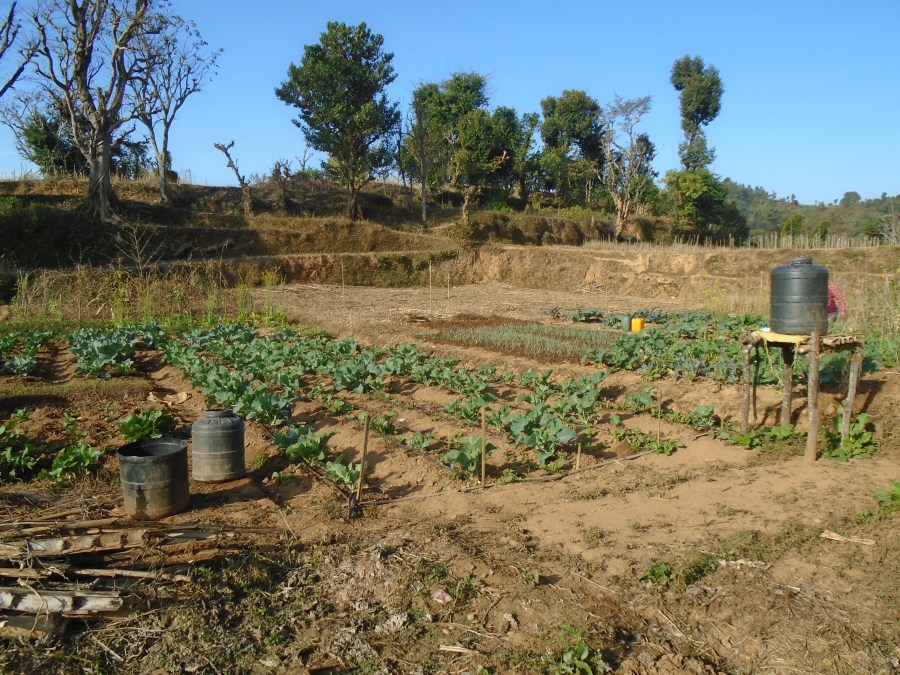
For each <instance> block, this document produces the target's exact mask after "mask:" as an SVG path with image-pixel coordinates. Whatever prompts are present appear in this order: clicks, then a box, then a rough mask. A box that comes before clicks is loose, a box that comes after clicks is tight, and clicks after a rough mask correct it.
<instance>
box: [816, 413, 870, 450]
mask: <svg viewBox="0 0 900 675" xmlns="http://www.w3.org/2000/svg"><path fill="white" fill-rule="evenodd" d="M837 412H838V414H837V416H836V417H835V418H834V419H833V420H832V428H833V430H829V429H828V428H823V429H822V435H823V436H824V437H825V441H826V443H827V447H826V448H825V449H824V450H822V456H823V457H830V458H831V459H836V460H838V461H841V462H846V461H847V460H848V459H853V458H854V457H864V456H866V455H870V454H872V453H873V452H875V451H876V450H877V449H878V440H877V439H876V438H875V433H874V432H872V431H869V430H868V426H869V414H868V413H864V412H861V413H859V415H857V416H856V419H855V420H854V421H853V422H851V423H850V433H849V434H848V435H847V438H845V439H842V438H841V431H840V430H841V423H842V419H843V412H844V410H843V408H842V407H841V406H838V410H837Z"/></svg>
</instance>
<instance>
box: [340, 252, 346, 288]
mask: <svg viewBox="0 0 900 675" xmlns="http://www.w3.org/2000/svg"><path fill="white" fill-rule="evenodd" d="M344 290H345V288H344V256H343V255H342V256H341V295H343V294H344Z"/></svg>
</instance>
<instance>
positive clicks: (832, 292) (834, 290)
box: [828, 281, 847, 316]
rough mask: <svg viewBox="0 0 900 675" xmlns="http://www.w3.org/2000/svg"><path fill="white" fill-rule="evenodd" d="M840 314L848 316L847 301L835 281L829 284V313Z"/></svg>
mask: <svg viewBox="0 0 900 675" xmlns="http://www.w3.org/2000/svg"><path fill="white" fill-rule="evenodd" d="M835 312H840V314H841V316H844V315H845V314H847V301H846V300H844V294H843V293H841V290H840V289H839V288H838V287H837V284H836V283H834V282H833V281H829V282H828V313H829V314H833V313H835Z"/></svg>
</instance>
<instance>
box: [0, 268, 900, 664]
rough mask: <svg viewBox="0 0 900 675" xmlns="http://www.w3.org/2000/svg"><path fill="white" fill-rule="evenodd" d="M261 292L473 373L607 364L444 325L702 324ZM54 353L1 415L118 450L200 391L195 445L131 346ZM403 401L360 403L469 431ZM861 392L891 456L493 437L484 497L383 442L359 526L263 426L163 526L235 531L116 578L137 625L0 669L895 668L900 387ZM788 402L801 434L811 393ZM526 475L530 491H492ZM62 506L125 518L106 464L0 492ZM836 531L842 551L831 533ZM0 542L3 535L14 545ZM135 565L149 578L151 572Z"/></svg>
mask: <svg viewBox="0 0 900 675" xmlns="http://www.w3.org/2000/svg"><path fill="white" fill-rule="evenodd" d="M258 293H259V295H258V298H257V299H258V302H259V303H260V304H261V305H263V306H266V307H269V308H271V309H276V310H280V311H283V312H285V313H286V314H287V316H288V318H289V319H290V320H291V321H295V322H297V323H298V324H300V325H303V326H315V327H319V328H323V329H325V330H327V331H329V332H330V333H332V334H333V335H335V336H349V335H352V336H354V337H355V338H356V339H358V340H360V341H362V342H365V343H368V344H378V345H387V344H399V343H405V342H415V343H417V344H418V345H419V346H420V348H422V349H424V350H427V351H432V352H434V353H435V354H437V355H452V356H457V357H459V358H461V359H462V360H463V363H464V364H466V365H484V364H496V365H499V366H500V367H501V369H503V370H516V371H520V372H521V371H524V370H525V369H527V368H538V369H546V368H553V369H554V372H556V373H558V374H559V375H564V374H565V375H569V374H571V375H574V374H587V373H590V372H592V371H593V368H591V367H588V366H581V365H580V364H575V363H541V362H536V361H534V360H531V359H527V358H524V357H521V356H510V355H501V354H497V353H494V352H490V351H488V350H483V349H465V348H461V347H455V346H450V345H446V344H441V343H437V342H434V341H433V340H432V339H431V338H430V337H429V334H430V332H431V331H433V330H434V328H435V327H436V326H440V325H446V324H447V323H448V322H449V323H454V322H456V323H464V322H465V323H470V324H472V323H479V322H483V323H490V322H495V321H497V320H499V319H516V320H527V321H545V322H552V321H553V319H551V318H550V317H549V316H548V310H549V309H551V308H559V309H560V311H561V314H562V315H563V316H565V315H566V314H567V313H570V312H573V311H574V310H576V309H578V308H582V307H596V308H600V309H602V310H604V311H631V310H636V309H641V308H650V307H657V308H661V309H686V308H689V307H688V305H686V303H685V300H684V299H680V300H677V302H678V304H677V305H676V304H675V303H676V299H675V298H674V297H672V296H663V295H662V294H658V295H657V294H654V296H653V297H652V298H648V297H646V296H640V295H638V296H628V295H622V294H620V293H618V292H616V291H615V289H603V291H599V290H598V289H597V288H596V287H594V288H589V287H585V288H584V289H583V290H581V291H578V292H566V291H562V290H560V291H551V290H529V289H524V288H520V287H515V286H511V285H506V284H500V283H486V284H479V285H467V286H451V287H450V288H447V287H446V286H444V287H443V288H440V287H438V286H437V285H436V286H435V287H434V288H432V289H431V290H429V289H428V288H417V289H400V290H398V289H375V288H360V287H342V286H340V285H337V286H319V285H300V286H284V287H277V288H270V289H264V290H260V291H258ZM672 295H673V296H674V295H675V294H672ZM41 361H42V364H43V365H42V368H43V370H42V371H41V373H39V376H38V377H34V378H29V379H28V380H21V379H16V378H11V377H6V376H4V378H3V380H2V382H0V386H2V387H3V388H4V391H5V392H8V393H9V395H4V396H3V397H0V419H6V418H7V417H8V415H9V414H10V413H11V412H13V411H14V410H16V409H18V408H21V407H23V406H27V407H29V408H31V409H32V410H33V412H32V415H31V417H30V419H29V421H28V423H27V425H26V429H27V431H28V433H29V434H30V435H33V436H34V437H39V438H41V439H42V440H43V441H44V442H46V443H48V445H50V446H51V447H61V446H62V445H63V444H64V443H65V442H66V439H67V438H68V437H69V436H70V434H71V431H70V430H67V429H66V428H64V426H63V423H62V420H63V411H66V410H68V411H70V412H71V413H72V414H74V415H75V416H77V418H78V429H79V430H81V431H82V432H83V433H84V434H85V435H86V437H87V440H88V441H89V442H90V443H92V444H93V445H94V446H95V447H107V446H108V447H115V446H117V445H119V444H121V443H122V442H124V439H122V438H121V436H120V435H119V432H118V429H117V428H116V426H115V424H114V420H115V419H117V418H118V417H121V416H122V415H124V414H127V413H128V412H131V411H132V410H133V409H135V408H137V407H146V406H147V405H148V404H147V398H148V396H150V394H151V393H152V394H154V396H156V398H163V397H165V396H166V395H171V394H179V393H185V394H187V399H186V400H184V402H182V403H175V404H172V405H171V406H170V409H171V411H172V412H173V414H175V415H176V417H177V419H178V420H179V422H180V425H181V433H182V434H183V435H186V432H187V429H188V427H189V425H190V424H191V422H192V421H193V420H195V419H197V418H198V417H199V416H200V414H201V413H202V411H203V410H204V407H205V406H204V403H203V397H202V395H201V394H200V393H199V392H198V391H196V390H195V389H193V388H192V387H191V385H190V384H189V383H188V382H187V381H186V380H185V379H184V378H183V377H182V376H181V375H180V374H179V373H178V372H177V371H176V370H175V369H173V368H172V367H170V366H167V365H166V364H164V363H163V362H161V360H160V359H159V356H158V355H157V354H156V353H154V352H142V353H141V354H140V359H139V362H138V371H137V373H136V374H135V375H133V376H128V377H113V378H109V379H90V378H85V377H84V376H81V375H77V374H76V373H75V372H74V367H73V364H72V362H71V357H69V355H68V354H67V353H66V352H65V351H62V350H61V349H59V348H58V347H55V348H52V349H48V350H46V351H45V352H42V354H41ZM603 384H604V389H605V393H606V394H607V395H608V396H609V397H611V398H614V399H621V398H623V397H624V396H625V394H627V393H628V392H630V391H635V390H638V389H640V388H642V387H643V386H645V385H646V383H645V382H642V381H641V380H640V379H639V378H638V377H637V376H635V375H634V374H631V373H615V374H613V375H611V376H610V377H609V378H607V380H606V381H604V383H603ZM654 385H655V386H656V387H657V391H658V394H659V395H660V397H661V398H662V399H663V400H665V401H666V402H667V403H670V404H671V405H672V406H673V407H674V408H676V409H679V410H685V411H688V410H693V409H695V408H696V407H697V405H699V404H701V403H707V404H708V403H715V404H716V411H717V412H718V413H719V414H720V415H722V416H724V417H725V418H728V419H734V418H735V417H736V414H737V410H738V406H739V400H740V395H739V391H738V389H737V387H723V386H720V385H716V384H714V383H710V382H705V381H699V382H694V383H686V382H682V381H679V382H676V381H661V382H656V383H654ZM387 394H388V396H386V397H378V396H363V395H353V396H349V397H348V398H349V399H350V401H351V402H352V403H353V404H354V406H355V407H356V408H357V409H362V410H367V411H368V412H370V413H372V414H379V413H383V412H387V411H395V412H397V413H398V419H397V424H398V426H400V427H401V428H403V429H408V430H410V431H422V432H426V431H434V432H436V433H438V434H439V435H450V434H452V433H464V434H467V435H470V434H476V433H478V429H477V428H476V427H474V426H473V427H471V428H467V427H466V426H465V425H461V424H460V423H459V422H458V421H451V420H449V419H448V418H447V416H446V415H442V414H441V409H442V406H443V405H444V404H446V403H449V402H450V401H452V400H453V399H454V398H455V397H454V396H452V395H449V394H447V393H446V392H443V391H440V390H438V389H435V388H432V387H425V386H407V385H403V386H401V385H400V384H399V383H390V384H389V388H388V392H387ZM798 394H802V392H798ZM824 398H825V400H826V407H827V405H828V403H827V402H828V401H837V400H838V399H839V398H840V390H839V389H831V390H826V392H825V394H824ZM858 402H859V407H860V409H861V410H862V409H864V410H866V411H867V412H868V413H869V414H870V415H871V416H872V418H873V420H874V422H875V426H876V429H877V432H878V436H879V439H880V442H881V449H880V451H879V452H878V453H877V454H876V455H874V456H871V457H867V458H865V459H860V460H856V461H852V462H848V463H838V462H835V461H831V460H819V461H818V462H816V463H810V462H807V461H806V460H804V458H803V457H802V449H798V448H787V449H785V450H784V451H783V452H781V453H777V454H772V453H765V452H761V451H756V450H752V451H751V450H744V449H743V448H740V447H738V446H734V445H728V444H726V443H724V442H722V441H719V440H716V439H713V438H710V437H709V436H708V435H700V434H698V433H697V432H696V431H694V430H691V429H688V428H687V427H679V426H677V425H673V424H669V423H667V422H658V421H657V420H655V419H653V418H650V417H649V416H639V415H638V416H633V417H632V418H630V419H629V420H628V421H627V423H628V424H630V425H634V426H637V427H640V428H642V429H644V430H646V431H651V432H657V431H658V432H659V433H661V434H664V435H666V436H667V437H677V438H679V439H680V440H681V441H682V442H683V443H684V447H682V448H680V449H678V450H677V451H676V452H675V453H674V454H672V455H671V456H662V455H657V454H644V455H640V456H635V453H634V451H633V450H632V449H631V448H630V447H628V446H625V445H624V444H616V443H614V442H607V443H603V444H600V445H598V446H596V447H595V448H593V449H591V450H589V451H587V452H586V453H585V455H584V457H583V458H582V459H581V460H580V462H581V466H582V467H585V468H586V469H587V470H585V471H582V472H580V473H573V474H572V475H569V476H548V475H547V474H546V473H545V472H543V471H538V470H534V467H529V466H528V465H527V463H526V462H523V461H522V458H521V457H519V456H518V455H517V452H516V450H515V448H512V447H507V446H506V445H504V444H503V442H502V441H499V440H495V444H496V445H498V446H499V447H498V450H497V451H496V452H494V453H492V454H491V456H490V463H489V466H488V487H487V488H483V487H480V486H478V485H477V484H475V483H474V481H472V480H464V479H462V478H460V477H458V476H456V475H455V474H454V472H453V471H450V470H448V468H447V467H445V466H442V465H441V464H440V463H439V462H437V461H436V460H435V458H434V457H433V456H430V455H427V454H419V453H415V452H413V451H410V450H404V449H403V448H401V447H400V446H398V445H396V444H395V443H393V442H390V441H389V440H387V439H385V438H382V437H379V436H377V435H373V436H372V437H371V438H370V441H369V448H368V450H369V455H368V460H369V464H370V465H371V473H370V474H369V475H368V480H367V486H366V490H365V493H364V497H363V504H364V505H363V507H362V514H361V517H357V518H354V519H349V518H348V517H347V513H348V509H347V504H346V503H344V502H343V501H342V499H341V498H340V497H339V496H338V495H337V492H336V491H335V490H334V489H333V488H331V487H330V486H329V485H328V484H326V483H325V482H323V481H321V480H319V479H318V478H317V477H316V476H314V475H313V474H312V473H311V472H310V471H308V470H306V469H302V468H300V469H298V468H293V467H287V466H285V465H284V462H281V463H279V460H278V458H277V457H276V452H275V448H274V445H273V443H272V439H271V436H270V433H269V431H268V430H266V429H264V428H263V427H261V426H259V425H257V424H255V423H253V422H248V423H247V427H246V462H247V466H248V469H249V470H250V473H249V474H248V477H246V478H243V479H241V480H237V481H231V482H227V483H198V482H196V481H193V480H192V481H191V494H192V497H191V504H190V507H189V509H188V510H187V511H185V512H184V513H181V514H178V515H176V516H172V517H170V518H168V519H166V520H165V521H164V522H165V523H167V524H172V525H175V526H179V527H180V526H182V525H184V526H188V525H194V524H202V525H203V526H205V527H211V526H217V527H220V528H222V529H223V530H226V531H229V532H231V535H230V536H231V537H232V539H231V540H230V543H227V545H223V547H224V548H223V550H227V553H223V554H220V555H215V556H212V557H211V558H210V559H208V560H204V561H199V562H194V563H191V561H190V560H187V561H182V565H181V568H184V569H186V570H187V572H188V573H189V574H190V575H191V578H192V581H191V583H189V584H184V583H181V584H178V583H162V582H155V583H147V582H143V583H139V584H129V585H126V586H122V585H119V586H118V587H119V588H125V589H127V591H128V593H129V594H130V597H131V599H132V605H131V609H130V611H129V612H128V613H127V614H125V615H123V616H121V617H117V618H114V619H104V620H92V621H82V620H73V621H70V622H69V625H68V628H67V630H66V631H65V632H64V633H63V634H62V635H60V636H55V637H45V638H42V639H39V640H35V639H31V640H28V639H21V640H12V639H5V640H2V641H0V669H3V670H4V671H6V672H76V671H84V672H135V673H151V672H153V673H157V672H159V673H163V672H166V673H167V672H179V673H180V672H291V673H293V672H298V673H306V672H317V673H321V672H372V673H477V672H500V673H534V672H578V671H575V670H574V666H573V665H572V664H571V654H572V653H573V652H572V651H571V649H572V648H573V647H574V646H575V645H577V644H578V643H583V644H585V645H587V646H588V647H589V649H590V659H591V667H592V668H593V672H595V673H596V672H603V671H604V669H609V671H611V672H617V673H651V674H660V675H662V674H680V673H810V674H812V673H892V672H900V641H898V638H897V636H898V634H900V609H898V608H900V591H898V587H900V584H898V579H900V527H898V524H900V520H898V517H897V514H896V513H895V514H893V515H889V516H885V517H880V516H877V515H874V514H875V513H876V512H877V504H876V503H875V502H874V500H873V494H874V492H875V491H876V490H879V489H885V488H886V487H887V486H888V485H889V484H890V482H891V481H892V480H898V479H900V469H898V458H900V444H898V440H897V439H898V435H897V430H898V427H897V423H896V420H895V414H894V411H895V410H896V409H897V405H898V403H900V385H898V381H897V372H896V371H881V372H879V373H875V374H870V375H866V377H865V378H864V380H863V382H862V385H861V396H860V397H859V401H858ZM795 403H796V405H797V406H798V409H797V412H796V413H795V414H796V416H797V421H798V424H800V425H801V426H802V424H803V422H804V418H805V413H806V409H805V401H804V399H803V397H802V395H800V396H798V398H797V399H796V402H795ZM778 405H779V398H778V395H777V392H775V391H771V390H763V391H762V392H761V396H760V406H761V410H762V412H763V417H764V421H765V422H766V423H771V420H772V419H774V412H775V410H776V409H777V406H778ZM831 405H834V403H831ZM293 418H294V420H296V421H298V422H300V421H302V422H307V423H310V424H313V425H314V426H315V427H316V429H317V430H318V431H324V430H331V431H336V432H337V434H336V435H335V436H334V437H333V438H332V439H331V441H330V442H329V447H330V448H332V449H335V450H338V451H341V452H342V453H343V454H344V456H345V457H347V458H351V459H352V460H353V461H359V458H360V454H361V452H362V447H363V441H364V434H363V427H362V425H361V424H360V423H359V422H358V421H357V420H355V419H352V418H348V417H342V418H334V417H329V416H328V414H327V413H326V412H325V411H324V410H323V409H322V407H321V405H319V404H317V403H316V402H314V401H301V402H298V403H297V404H296V407H295V410H294V417H293ZM510 467H514V468H516V469H517V470H519V471H520V473H522V474H524V475H525V476H526V477H527V478H531V479H533V480H524V481H518V482H513V483H510V484H502V483H501V481H499V479H500V477H501V475H502V474H503V471H504V470H505V469H508V468H510ZM276 471H277V472H278V473H275V472H276ZM61 505H62V506H65V505H69V506H70V507H71V510H73V511H76V512H77V513H73V515H71V516H69V518H70V519H82V520H88V519H97V518H104V517H107V518H108V517H121V516H123V515H124V514H123V512H122V509H121V492H120V488H119V485H118V469H117V466H116V462H115V458H114V455H113V456H110V457H107V459H106V464H105V466H104V468H103V469H102V470H101V471H100V472H99V473H98V475H97V476H96V477H91V478H84V479H77V480H74V481H72V482H70V483H67V484H64V485H61V486H58V485H56V484H53V483H50V482H49V481H41V480H36V481H32V482H30V483H25V484H22V483H12V484H5V485H3V486H2V488H0V510H2V512H4V516H3V520H4V522H5V523H7V524H9V523H16V522H21V521H25V520H33V519H38V518H39V517H40V514H41V513H47V512H50V511H52V510H53V509H59V508H60V506H61ZM864 512H868V513H869V515H865V513H864ZM828 532H835V533H838V534H839V535H841V537H842V538H841V537H839V538H837V539H835V538H825V537H823V536H822V535H823V533H828ZM0 534H2V536H3V539H4V540H6V541H11V540H12V539H14V534H15V531H14V530H12V531H11V530H10V529H9V528H6V529H4V530H0ZM132 566H133V567H135V568H139V569H140V568H141V565H140V562H139V561H137V562H134V561H133V562H132ZM147 567H148V566H145V567H144V568H147ZM181 568H179V569H181ZM106 587H108V586H104V588H106ZM567 651H568V653H569V654H570V656H569V658H570V661H569V662H567V661H566V657H565V655H566V653H567ZM604 664H605V665H604ZM566 668H569V669H568V670H566ZM580 672H586V671H580Z"/></svg>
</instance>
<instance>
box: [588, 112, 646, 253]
mask: <svg viewBox="0 0 900 675" xmlns="http://www.w3.org/2000/svg"><path fill="white" fill-rule="evenodd" d="M650 100H651V99H650V97H649V96H642V97H640V98H633V99H627V100H626V99H623V98H622V97H621V96H616V97H615V99H614V100H613V102H612V103H610V104H608V105H607V106H606V107H605V108H604V109H603V111H602V113H601V119H602V122H603V131H602V132H601V148H602V151H603V159H604V162H603V165H602V167H601V169H600V171H599V173H598V177H599V178H600V180H602V181H603V184H604V185H605V186H606V189H607V190H608V191H609V194H610V196H611V197H612V199H613V202H614V203H615V205H616V229H615V236H616V237H619V236H620V235H621V234H622V232H623V231H624V229H625V225H626V223H627V222H628V219H629V218H630V217H631V212H632V209H633V208H634V205H635V204H637V203H639V202H640V199H641V192H642V189H643V187H644V186H645V184H646V183H645V181H644V180H643V178H644V176H645V175H646V172H647V171H648V170H649V169H648V165H649V162H650V159H652V155H653V144H652V143H650V142H649V139H648V138H647V137H646V136H645V135H644V134H638V133H637V131H636V127H637V125H638V123H639V122H640V121H641V117H643V116H644V114H646V113H647V111H649V110H650Z"/></svg>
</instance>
